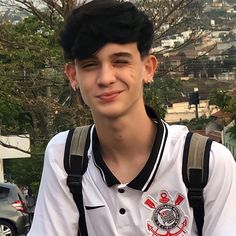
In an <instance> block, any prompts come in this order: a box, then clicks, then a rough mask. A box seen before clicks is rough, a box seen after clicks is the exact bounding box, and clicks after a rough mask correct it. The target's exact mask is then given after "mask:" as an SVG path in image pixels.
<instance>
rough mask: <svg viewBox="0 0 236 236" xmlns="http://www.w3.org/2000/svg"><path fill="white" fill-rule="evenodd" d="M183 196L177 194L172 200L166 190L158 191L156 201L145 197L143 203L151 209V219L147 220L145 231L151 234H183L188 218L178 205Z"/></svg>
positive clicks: (182, 235) (174, 235)
mask: <svg viewBox="0 0 236 236" xmlns="http://www.w3.org/2000/svg"><path fill="white" fill-rule="evenodd" d="M184 200H185V198H184V197H183V196H182V195H181V194H178V195H177V196H176V197H175V199H174V200H172V199H171V198H170V196H169V194H168V192H166V191H161V192H160V197H159V199H158V202H157V201H156V200H154V199H153V198H152V197H150V196H149V197H147V198H146V200H145V201H144V205H145V206H146V207H147V208H148V209H150V210H152V212H153V213H152V218H151V221H147V225H146V226H147V231H148V232H149V233H150V234H149V235H151V236H178V235H179V236H184V235H187V232H186V231H185V229H186V226H187V225H188V219H187V217H186V216H185V215H184V214H183V212H182V210H181V208H180V205H181V203H182V202H183V201H184Z"/></svg>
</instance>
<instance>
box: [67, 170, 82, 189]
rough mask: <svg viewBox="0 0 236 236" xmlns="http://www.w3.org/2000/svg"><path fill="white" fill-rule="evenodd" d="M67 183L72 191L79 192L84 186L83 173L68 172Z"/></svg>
mask: <svg viewBox="0 0 236 236" xmlns="http://www.w3.org/2000/svg"><path fill="white" fill-rule="evenodd" d="M67 185H68V187H69V188H70V191H71V193H74V192H77V191H78V189H79V188H81V187H82V175H75V174H68V177H67Z"/></svg>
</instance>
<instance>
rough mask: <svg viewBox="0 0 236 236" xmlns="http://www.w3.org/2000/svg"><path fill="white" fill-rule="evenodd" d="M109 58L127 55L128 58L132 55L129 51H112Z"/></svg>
mask: <svg viewBox="0 0 236 236" xmlns="http://www.w3.org/2000/svg"><path fill="white" fill-rule="evenodd" d="M110 57H111V58H113V57H128V58H132V55H131V54H130V53H129V52H117V53H114V54H112V55H111V56H110Z"/></svg>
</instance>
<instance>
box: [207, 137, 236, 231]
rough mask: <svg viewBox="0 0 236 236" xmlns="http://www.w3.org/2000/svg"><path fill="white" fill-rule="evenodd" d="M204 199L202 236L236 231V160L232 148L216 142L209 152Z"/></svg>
mask: <svg viewBox="0 0 236 236" xmlns="http://www.w3.org/2000/svg"><path fill="white" fill-rule="evenodd" d="M204 203H205V221H204V227H203V236H222V235H236V229H235V219H236V162H235V160H234V158H233V156H232V154H231V153H230V151H229V150H228V149H227V148H226V147H225V146H223V145H221V144H219V143H216V142H213V143H212V149H211V153H210V166H209V179H208V183H207V186H206V187H205V189H204Z"/></svg>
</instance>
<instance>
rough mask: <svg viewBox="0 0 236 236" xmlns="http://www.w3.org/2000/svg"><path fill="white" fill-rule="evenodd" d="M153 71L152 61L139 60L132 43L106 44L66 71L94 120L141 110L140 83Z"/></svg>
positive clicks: (153, 60)
mask: <svg viewBox="0 0 236 236" xmlns="http://www.w3.org/2000/svg"><path fill="white" fill-rule="evenodd" d="M155 69H156V59H155V58H154V57H153V56H146V57H144V58H141V56H140V53H139V51H138V48H137V44H136V43H129V44H122V45H121V44H115V43H109V44H106V45H105V46H104V47H103V48H102V49H101V50H99V51H98V52H97V53H96V54H95V55H94V56H92V57H90V58H87V59H85V60H81V61H79V60H75V65H73V66H70V68H67V69H66V71H67V75H68V78H69V80H70V82H71V85H72V87H77V88H79V89H80V91H81V95H82V97H83V99H84V102H85V103H86V104H87V105H88V106H89V107H90V109H91V111H92V114H93V117H94V118H96V117H102V118H105V117H106V118H115V117H119V116H122V115H126V114H128V113H129V112H131V111H132V110H133V109H136V110H137V109H141V107H142V108H143V83H145V82H147V81H148V80H151V79H152V77H153V74H154V71H155ZM69 70H72V72H73V73H71V71H69ZM68 72H69V73H68ZM71 75H72V76H71Z"/></svg>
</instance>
